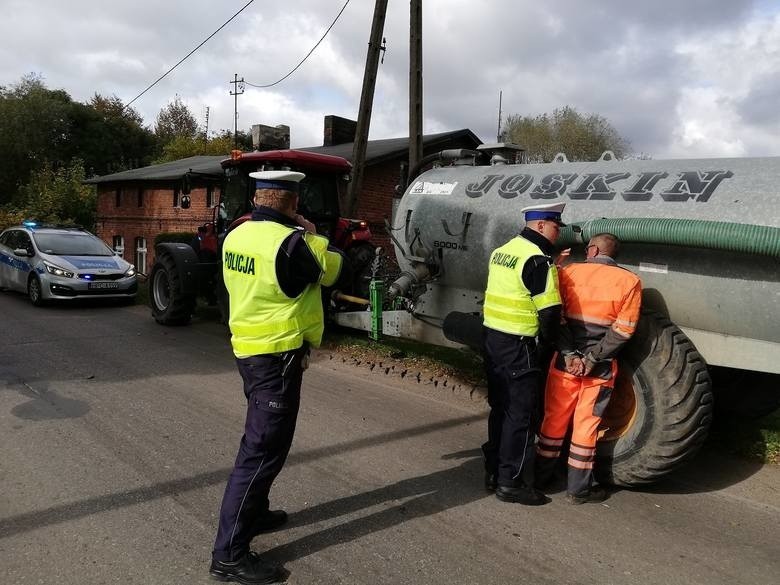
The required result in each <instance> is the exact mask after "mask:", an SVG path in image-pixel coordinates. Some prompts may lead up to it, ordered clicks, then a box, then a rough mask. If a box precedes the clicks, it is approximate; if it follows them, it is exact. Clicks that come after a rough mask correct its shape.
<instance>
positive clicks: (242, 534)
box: [212, 344, 309, 561]
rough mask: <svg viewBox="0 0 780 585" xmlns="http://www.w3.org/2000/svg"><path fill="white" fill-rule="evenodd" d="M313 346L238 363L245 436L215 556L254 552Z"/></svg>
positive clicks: (224, 500) (286, 448) (287, 446)
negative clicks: (305, 361)
mask: <svg viewBox="0 0 780 585" xmlns="http://www.w3.org/2000/svg"><path fill="white" fill-rule="evenodd" d="M308 351H309V350H308V345H306V344H305V345H304V346H303V347H301V348H299V349H297V350H294V351H291V352H286V353H282V354H269V355H256V356H252V357H248V358H240V359H236V363H237V365H238V371H239V373H240V374H241V377H242V378H243V380H244V394H245V395H246V398H247V410H246V423H245V425H244V435H243V436H242V437H241V444H240V446H239V448H238V455H237V456H236V463H235V466H234V467H233V471H232V473H231V474H230V478H229V479H228V482H227V486H226V487H225V495H224V496H223V498H222V508H221V510H220V514H219V528H218V530H217V538H216V541H215V542H214V551H213V552H212V556H213V558H214V559H215V560H218V561H234V560H237V559H239V558H241V557H242V556H243V555H245V554H246V553H247V552H248V551H249V543H250V542H251V541H252V539H253V538H254V537H255V536H256V535H257V533H258V532H259V529H258V527H257V526H256V522H257V521H258V520H259V519H260V518H261V517H262V516H263V514H264V513H265V512H267V511H268V492H269V491H270V489H271V484H272V483H273V481H274V479H276V476H277V475H278V474H279V472H280V471H281V470H282V466H284V462H285V460H286V459H287V454H288V453H289V452H290V446H291V445H292V440H293V434H294V433H295V423H296V421H297V419H298V407H299V404H300V398H301V381H302V378H303V366H302V361H303V359H304V357H305V356H307V355H308Z"/></svg>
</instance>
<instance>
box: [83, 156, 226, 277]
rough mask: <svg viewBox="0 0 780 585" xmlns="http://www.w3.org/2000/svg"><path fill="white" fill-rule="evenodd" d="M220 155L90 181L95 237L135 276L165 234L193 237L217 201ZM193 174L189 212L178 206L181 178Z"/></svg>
mask: <svg viewBox="0 0 780 585" xmlns="http://www.w3.org/2000/svg"><path fill="white" fill-rule="evenodd" d="M224 158H225V157H224V156H192V157H189V158H185V159H181V160H177V161H173V162H170V163H163V164H159V165H152V166H149V167H144V168H140V169H133V170H130V171H123V172H121V173H114V174H112V175H104V176H102V177H97V178H94V179H89V180H88V181H86V182H87V183H92V184H95V185H97V191H98V192H97V221H96V226H95V233H96V235H97V236H98V237H99V238H101V239H103V241H105V242H106V243H107V244H108V245H109V246H111V247H112V248H113V249H114V250H116V251H117V252H120V253H121V255H122V257H123V258H124V259H125V260H127V261H128V262H132V263H133V264H135V265H136V268H137V270H138V271H139V272H142V273H145V274H148V273H149V270H150V269H151V267H152V263H153V261H154V238H155V237H156V236H157V235H158V234H161V233H164V232H190V233H192V234H193V235H194V234H195V233H196V231H197V228H198V226H199V225H202V224H204V223H205V222H207V221H211V220H212V219H213V217H214V212H215V209H216V205H217V203H218V202H219V194H220V191H219V189H220V176H221V167H220V164H219V162H220V161H221V160H222V159H224ZM189 171H192V172H193V175H191V176H192V177H194V178H193V180H192V185H191V191H190V193H189V198H190V207H189V209H185V208H183V207H182V198H183V197H184V195H183V194H182V178H183V176H184V174H185V173H187V172H189Z"/></svg>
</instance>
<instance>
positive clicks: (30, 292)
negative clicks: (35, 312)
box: [27, 272, 46, 307]
mask: <svg viewBox="0 0 780 585" xmlns="http://www.w3.org/2000/svg"><path fill="white" fill-rule="evenodd" d="M27 297H28V298H29V299H30V302H31V303H32V304H33V306H34V307H42V306H43V305H45V304H46V301H44V300H43V287H42V285H41V279H40V278H38V275H37V274H35V273H34V272H33V273H32V274H31V275H30V278H28V279H27Z"/></svg>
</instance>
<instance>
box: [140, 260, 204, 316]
mask: <svg viewBox="0 0 780 585" xmlns="http://www.w3.org/2000/svg"><path fill="white" fill-rule="evenodd" d="M181 288H182V286H181V276H180V275H179V273H178V271H177V270H176V262H174V260H173V258H171V257H170V256H169V255H168V254H163V255H161V256H158V257H157V259H156V261H155V263H154V266H152V272H151V274H150V275H149V304H150V306H151V307H152V316H153V317H154V320H155V321H157V322H158V323H160V324H161V325H186V324H187V323H189V322H190V318H191V317H192V312H193V311H194V310H195V296H194V295H185V294H184V293H182V290H181Z"/></svg>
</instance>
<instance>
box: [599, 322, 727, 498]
mask: <svg viewBox="0 0 780 585" xmlns="http://www.w3.org/2000/svg"><path fill="white" fill-rule="evenodd" d="M712 410H713V398H712V384H711V381H710V375H709V372H708V371H707V365H706V364H705V363H704V360H703V359H702V358H701V356H700V355H699V353H698V352H697V351H696V348H695V347H694V346H693V344H692V343H691V341H690V340H689V339H688V338H687V337H686V336H685V334H684V333H683V332H682V331H680V329H679V328H678V327H677V326H676V325H675V324H674V323H672V322H671V321H669V319H667V318H666V317H664V316H662V315H660V314H658V313H654V312H650V311H643V312H642V316H641V319H640V321H639V325H638V327H637V331H636V333H635V334H634V337H633V338H632V339H631V341H630V342H629V343H628V344H627V346H626V347H625V348H624V350H623V352H622V354H621V358H620V360H619V373H618V376H617V380H616V383H615V390H614V392H613V396H612V400H611V401H610V404H609V407H608V408H607V412H606V413H605V415H604V419H603V421H602V425H601V426H602V428H601V430H602V431H603V435H602V436H601V439H600V440H599V443H598V446H597V459H598V460H597V464H596V470H597V475H598V477H599V479H601V480H602V481H604V482H607V483H612V484H615V485H621V486H637V485H644V484H649V483H653V482H656V481H658V480H659V479H661V478H662V477H664V476H665V475H667V474H669V473H671V472H672V471H673V470H675V469H677V468H678V467H680V465H681V464H683V463H684V462H685V461H687V460H688V459H690V458H691V457H692V456H693V455H694V454H695V453H696V452H697V451H698V450H699V448H700V447H701V446H702V444H703V443H704V440H705V438H706V437H707V433H708V431H709V428H710V423H711V422H712Z"/></svg>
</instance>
